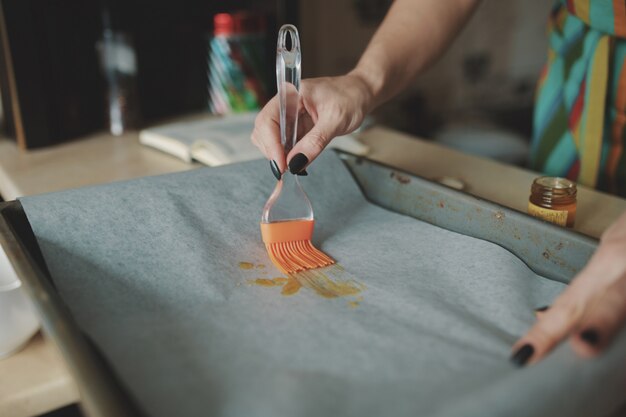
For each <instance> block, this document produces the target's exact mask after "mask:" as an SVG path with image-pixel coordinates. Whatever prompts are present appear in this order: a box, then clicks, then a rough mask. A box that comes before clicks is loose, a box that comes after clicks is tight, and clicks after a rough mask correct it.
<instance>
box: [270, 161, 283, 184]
mask: <svg viewBox="0 0 626 417" xmlns="http://www.w3.org/2000/svg"><path fill="white" fill-rule="evenodd" d="M270 167H271V168H272V174H274V176H275V177H276V179H277V180H278V181H280V178H281V177H282V175H281V174H280V169H278V164H277V163H276V161H274V160H273V159H272V160H271V161H270Z"/></svg>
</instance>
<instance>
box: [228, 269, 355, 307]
mask: <svg viewBox="0 0 626 417" xmlns="http://www.w3.org/2000/svg"><path fill="white" fill-rule="evenodd" d="M239 267H240V268H241V269H253V268H255V265H254V264H252V263H250V262H240V263H239ZM264 267H265V266H264V265H261V264H259V265H256V268H257V269H262V268H264ZM344 272H345V270H344V269H343V267H341V265H333V266H330V267H326V268H320V269H312V270H308V271H303V272H298V273H296V274H292V275H289V276H288V277H286V278H285V277H276V278H255V279H249V280H247V282H248V285H257V286H260V287H281V286H282V290H281V292H280V293H281V294H282V295H285V296H289V295H294V294H297V293H298V292H299V291H300V289H301V288H306V289H309V290H311V291H313V292H314V293H315V294H317V295H319V296H320V297H323V298H338V297H348V296H356V295H357V294H360V293H361V292H362V291H363V290H364V289H365V286H364V285H363V284H360V283H358V282H356V281H355V280H353V279H342V275H343V273H344ZM362 301H363V297H358V298H357V299H356V300H352V301H349V302H348V305H349V306H350V307H351V308H356V307H358V306H359V304H360V303H361V302H362Z"/></svg>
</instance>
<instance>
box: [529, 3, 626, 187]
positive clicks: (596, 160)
mask: <svg viewBox="0 0 626 417" xmlns="http://www.w3.org/2000/svg"><path fill="white" fill-rule="evenodd" d="M625 38H626V0H559V1H558V2H557V4H556V6H555V7H554V9H553V10H552V13H551V15H550V19H549V23H548V41H549V50H548V61H547V64H546V66H545V68H544V70H543V72H542V74H541V77H540V79H539V83H538V86H537V97H536V103H535V109H534V120H533V141H532V146H531V167H532V168H533V169H535V170H537V171H541V172H544V173H546V174H548V175H554V176H562V177H567V178H569V179H572V180H574V181H577V182H578V183H580V184H583V185H586V186H589V187H595V188H598V189H600V190H603V191H607V192H610V193H613V194H618V195H621V196H624V197H626V152H625V151H624V144H625V142H626V139H625V136H626V130H625V129H624V126H625V125H626V66H625V65H624V61H625V60H626V39H625Z"/></svg>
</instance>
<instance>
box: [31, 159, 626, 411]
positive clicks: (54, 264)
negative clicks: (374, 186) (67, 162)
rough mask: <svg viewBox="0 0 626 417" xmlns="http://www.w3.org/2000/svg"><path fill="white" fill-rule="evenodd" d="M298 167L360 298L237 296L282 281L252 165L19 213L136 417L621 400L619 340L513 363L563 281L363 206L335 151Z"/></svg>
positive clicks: (492, 249)
mask: <svg viewBox="0 0 626 417" xmlns="http://www.w3.org/2000/svg"><path fill="white" fill-rule="evenodd" d="M309 172H310V176H309V177H306V178H304V179H303V182H304V183H305V184H304V185H305V188H306V191H307V193H308V194H309V196H310V197H311V199H312V201H313V205H314V209H315V213H316V218H317V224H316V232H315V237H314V243H315V244H316V245H317V246H318V247H320V248H321V249H322V250H323V251H325V252H326V253H328V254H330V255H331V256H333V257H335V259H337V260H338V262H339V263H340V264H341V265H342V266H343V267H344V268H345V269H346V270H347V271H348V272H349V273H350V274H351V275H353V276H354V277H356V279H357V280H358V281H359V283H361V284H363V285H364V286H366V289H365V290H364V291H363V292H362V293H361V294H359V296H360V297H362V298H358V297H356V296H353V297H349V298H335V299H326V298H322V297H320V296H318V295H317V294H316V293H314V292H313V291H309V290H307V289H304V288H303V289H302V290H301V291H300V292H298V293H297V294H295V295H292V296H283V295H281V294H280V288H264V287H259V286H256V285H248V280H253V279H255V278H259V277H266V278H272V277H278V276H281V274H280V273H279V272H278V271H277V270H276V269H274V267H273V266H271V263H270V261H269V260H268V258H267V255H266V252H265V249H264V247H263V245H262V244H261V239H260V232H259V225H258V222H259V218H260V214H261V208H262V206H263V204H264V203H265V201H266V199H267V197H268V195H269V193H270V192H271V190H272V189H273V186H274V184H275V180H274V179H273V176H272V175H271V173H270V170H269V167H268V166H267V162H265V161H253V162H248V163H243V164H236V165H230V166H227V167H221V168H204V169H198V170H194V171H191V172H186V173H180V174H172V175H165V176H159V177H152V178H145V179H138V180H133V181H128V182H120V183H114V184H109V185H102V186H97V187H91V188H83V189H77V190H71V191H65V192H58V193H53V194H48V195H41V196H35V197H28V198H23V199H22V200H21V201H22V204H23V206H24V208H25V210H26V213H27V215H28V219H29V221H30V222H31V225H32V227H33V230H34V232H35V234H36V236H37V239H38V242H39V244H40V245H41V249H42V251H43V254H44V257H45V259H46V262H47V264H48V267H49V269H50V272H51V274H52V276H53V279H54V282H55V284H56V286H57V288H58V291H59V293H60V294H61V296H62V298H63V300H64V301H65V302H66V303H67V305H68V306H69V308H70V309H71V311H72V313H73V314H74V315H75V317H76V319H77V321H78V323H79V325H80V327H81V328H82V330H83V331H84V332H85V333H86V334H87V335H88V336H89V337H90V338H91V339H92V340H93V342H94V343H95V345H96V346H97V347H98V348H99V349H100V350H101V352H102V353H103V354H104V356H105V358H106V359H107V360H108V361H109V362H110V364H111V365H112V367H113V369H114V371H115V372H116V373H117V375H118V376H119V377H120V380H121V381H122V383H123V385H124V386H125V388H126V389H127V390H128V391H129V392H130V394H131V396H132V397H133V398H134V399H135V400H136V401H137V402H138V404H139V405H140V406H141V407H142V408H143V409H144V410H145V412H146V413H147V414H148V415H150V416H159V417H160V416H163V417H171V416H224V417H226V416H228V417H242V416H258V417H280V416H289V417H293V416H311V417H319V416H355V417H356V416H358V417H364V416H386V417H391V416H462V417H469V416H480V417H485V416H557V415H558V416H565V415H567V416H593V415H597V416H604V415H608V414H610V413H614V412H616V411H617V408H618V407H620V406H621V405H622V403H623V402H624V401H625V399H624V388H625V387H626V366H625V357H624V353H623V352H625V351H626V338H625V337H624V332H622V335H621V336H620V338H619V340H618V342H617V343H616V344H615V345H614V347H613V348H612V349H611V350H610V351H609V352H608V353H607V354H606V355H604V356H603V357H601V358H600V359H597V360H592V361H589V360H587V361H586V360H582V359H578V358H577V357H576V356H575V355H574V353H573V352H572V351H571V348H570V347H569V345H567V344H564V345H562V346H561V347H560V348H558V349H557V351H556V352H555V354H553V355H552V356H550V357H549V358H548V359H547V360H545V361H543V362H542V363H541V364H539V365H537V366H532V367H528V368H524V369H516V368H515V367H513V366H512V365H511V364H510V363H509V361H508V357H509V355H510V347H511V345H512V343H513V342H514V341H515V340H516V339H517V338H518V337H519V336H521V335H522V334H523V333H524V332H525V330H526V329H527V328H528V327H529V326H530V325H531V324H532V323H533V322H534V315H533V309H534V308H535V307H538V306H542V305H549V304H550V303H551V301H552V300H553V298H554V297H555V296H556V295H557V294H558V293H559V292H560V291H562V290H563V288H564V287H563V285H562V284H559V283H556V282H553V281H550V280H548V279H546V278H543V277H540V276H537V275H535V274H534V273H533V272H532V271H531V270H529V269H528V268H527V267H526V266H525V265H524V263H523V262H521V261H520V260H519V259H517V258H516V257H515V256H513V255H512V254H511V253H509V252H508V251H506V250H505V249H503V248H501V247H499V246H497V245H494V244H491V243H488V242H485V241H481V240H478V239H474V238H471V237H467V236H463V235H459V234H456V233H453V232H449V231H446V230H443V229H440V228H438V227H435V226H432V225H429V224H426V223H423V222H420V221H417V220H415V219H412V218H409V217H406V216H402V215H399V214H396V213H393V212H390V211H386V210H384V209H381V208H379V207H377V206H374V205H372V204H369V203H368V202H366V200H365V199H364V197H363V196H362V195H361V193H360V191H359V189H358V187H357V185H356V184H355V183H354V181H353V179H352V178H351V176H350V175H349V173H348V172H347V169H346V168H345V167H344V166H343V164H342V163H341V161H340V160H339V159H338V158H337V156H336V155H334V154H332V153H330V152H327V153H326V154H325V155H323V156H322V157H321V158H320V159H318V160H317V161H316V163H315V164H314V165H313V166H312V167H311V168H310V170H309ZM240 262H249V263H251V264H252V265H254V268H252V269H247V270H246V269H241V268H240V264H239V263H240ZM259 264H263V265H265V266H266V267H265V268H258V267H257V266H258V265H259ZM350 303H352V304H350Z"/></svg>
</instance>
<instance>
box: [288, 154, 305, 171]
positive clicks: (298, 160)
mask: <svg viewBox="0 0 626 417" xmlns="http://www.w3.org/2000/svg"><path fill="white" fill-rule="evenodd" d="M308 162H309V158H307V157H306V155H305V154H303V153H297V154H296V155H295V156H294V157H293V158H291V161H289V171H290V172H291V173H292V174H297V173H298V172H300V171H302V168H304V167H305V166H306V164H307V163H308Z"/></svg>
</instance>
